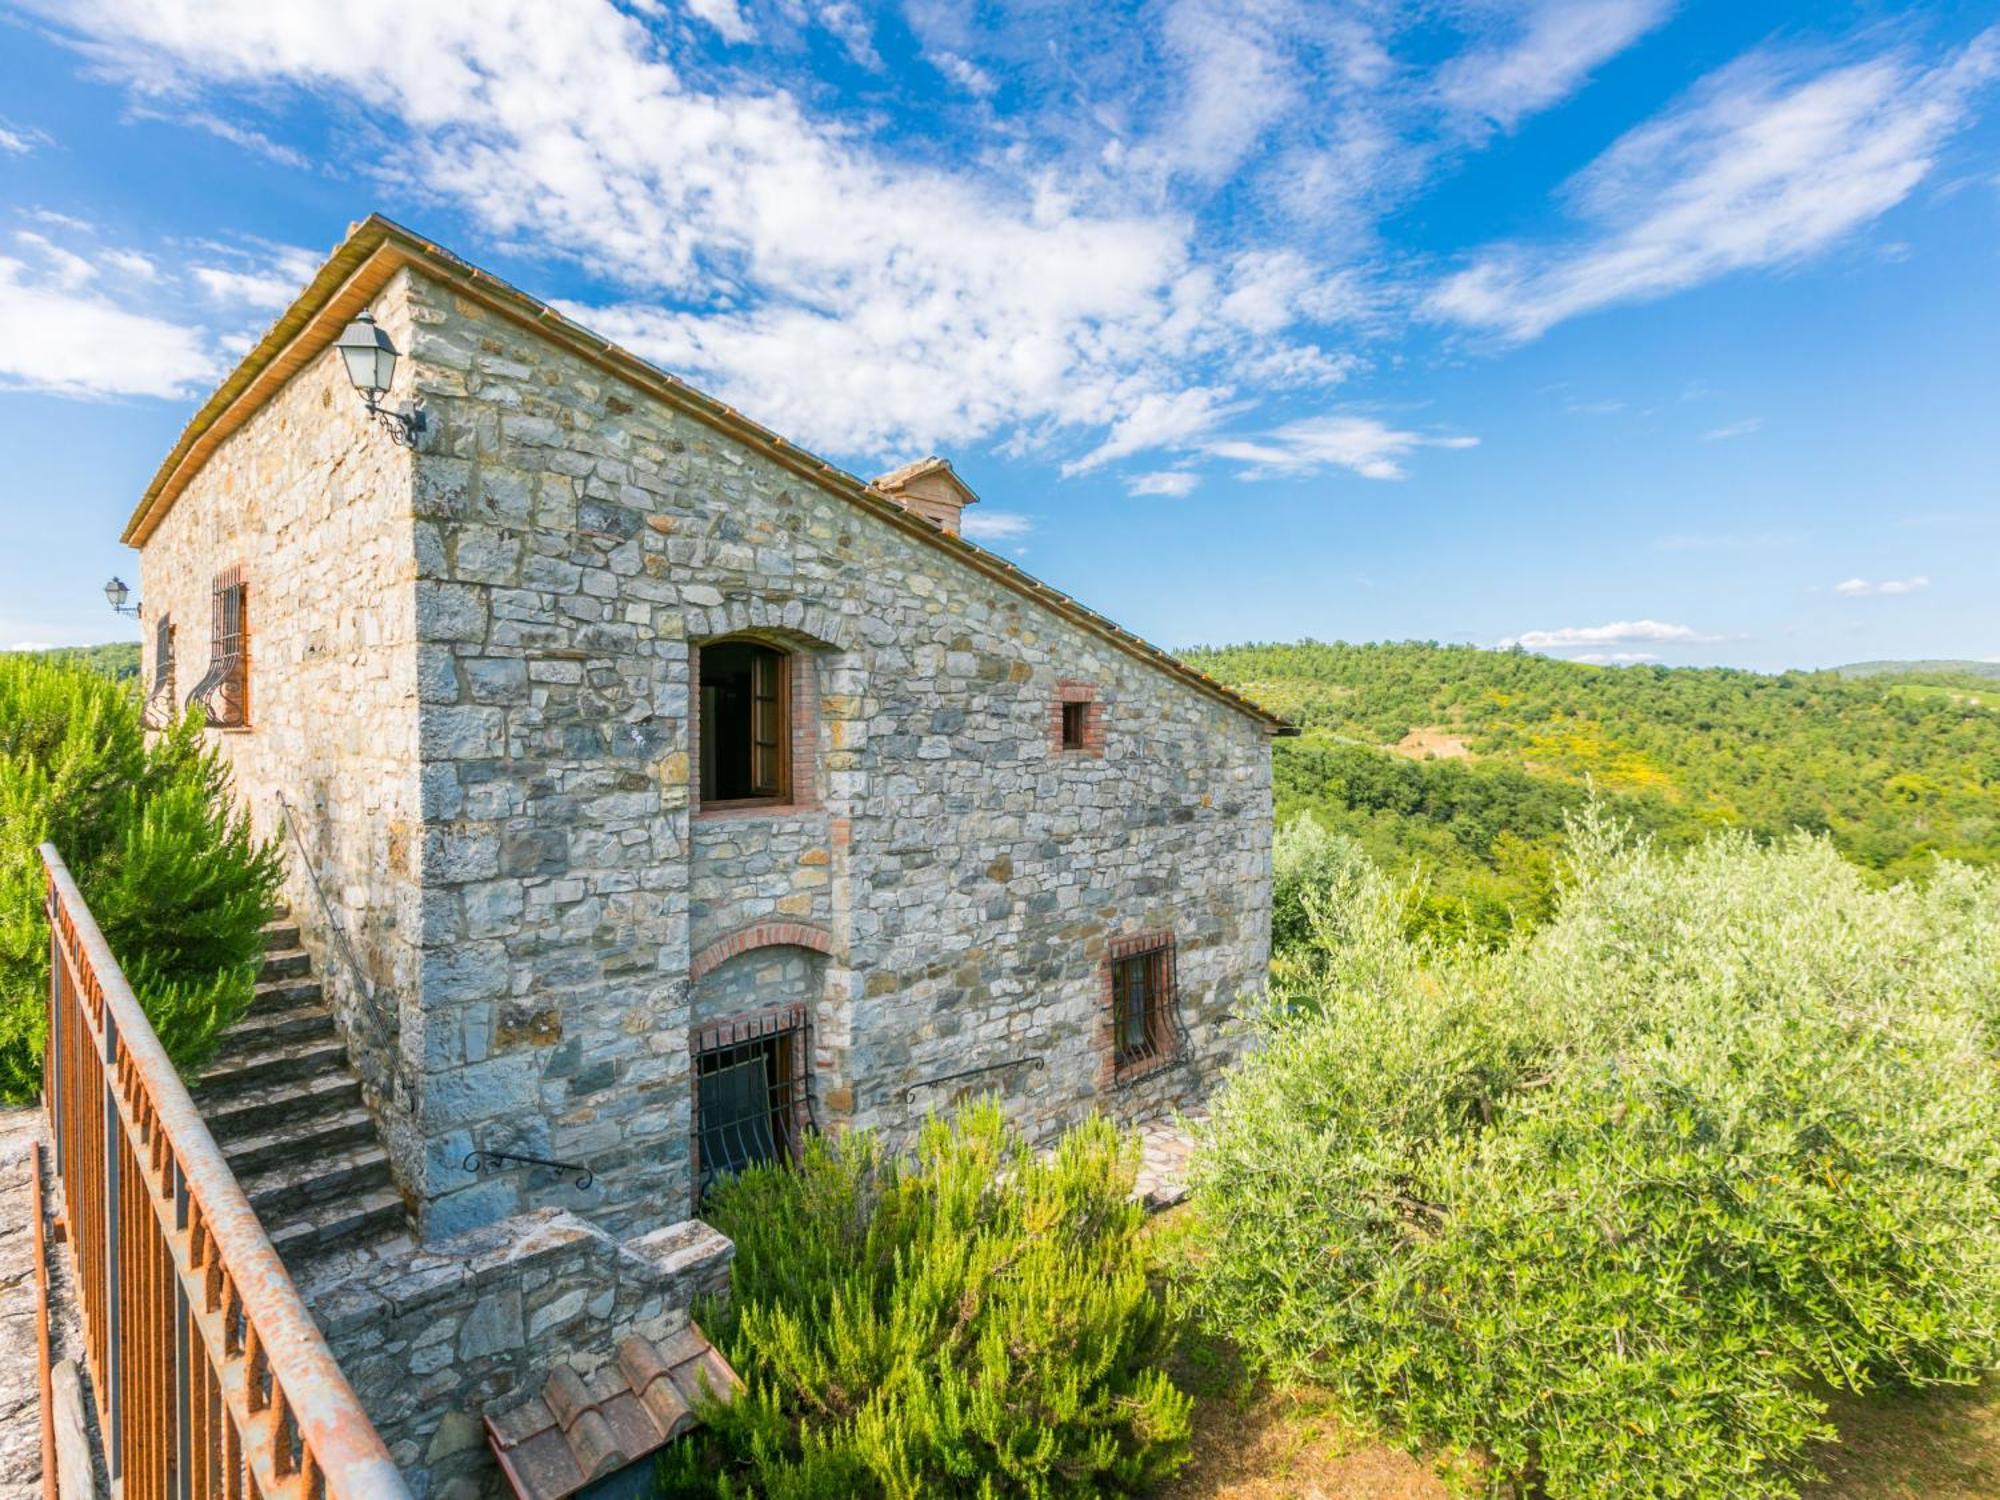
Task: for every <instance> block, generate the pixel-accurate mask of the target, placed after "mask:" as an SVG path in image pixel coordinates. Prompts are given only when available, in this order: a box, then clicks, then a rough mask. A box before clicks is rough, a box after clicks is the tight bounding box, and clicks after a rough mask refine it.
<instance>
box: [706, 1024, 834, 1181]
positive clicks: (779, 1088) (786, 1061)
mask: <svg viewBox="0 0 2000 1500" xmlns="http://www.w3.org/2000/svg"><path fill="white" fill-rule="evenodd" d="M766 1044H769V1045H771V1046H772V1047H773V1048H774V1053H773V1055H774V1056H775V1057H776V1058H777V1059H778V1062H779V1070H780V1071H779V1081H778V1083H777V1084H776V1085H775V1086H773V1087H772V1090H771V1092H772V1095H773V1096H774V1097H772V1098H771V1099H770V1101H769V1104H770V1113H771V1118H772V1119H773V1120H782V1121H783V1123H782V1125H780V1126H779V1128H778V1130H777V1131H774V1133H773V1139H774V1142H775V1143H776V1144H779V1145H780V1146H782V1148H783V1154H784V1155H785V1156H786V1157H788V1158H789V1159H790V1160H792V1161H797V1160H798V1159H799V1156H800V1154H801V1153H802V1152H803V1151H804V1149H805V1138H806V1134H807V1132H809V1131H811V1130H812V1129H813V1128H814V1120H813V1108H812V1014H811V1011H810V1010H809V1009H808V1008H807V1007H806V1006H804V1005H781V1006H776V1007H774V1008H772V1009H770V1010H761V1011H755V1012H752V1013H751V1014H749V1015H743V1016H735V1017H732V1018H730V1019H729V1020H726V1021H717V1022H714V1023H713V1024H711V1025H708V1026H703V1027H700V1028H699V1029H697V1030H695V1031H693V1032H691V1033H690V1034H689V1038H688V1182H689V1191H690V1202H691V1203H692V1204H693V1206H694V1209H695V1210H696V1211H699V1210H700V1208H701V1201H702V1198H703V1196H704V1194H705V1189H704V1184H703V1182H702V1153H701V1142H702V1120H701V1080H702V1077H703V1073H702V1064H703V1062H704V1060H706V1059H710V1058H717V1057H722V1056H726V1055H727V1054H729V1053H731V1052H737V1051H742V1050H745V1049H748V1048H753V1047H761V1046H764V1045H766ZM780 1135H781V1136H782V1140H779V1139H778V1137H779V1136H780Z"/></svg>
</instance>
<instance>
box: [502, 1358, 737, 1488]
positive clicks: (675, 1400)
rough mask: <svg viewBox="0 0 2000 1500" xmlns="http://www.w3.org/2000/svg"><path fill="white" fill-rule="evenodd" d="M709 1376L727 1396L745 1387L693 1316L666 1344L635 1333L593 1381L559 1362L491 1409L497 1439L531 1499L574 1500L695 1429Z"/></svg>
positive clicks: (514, 1480)
mask: <svg viewBox="0 0 2000 1500" xmlns="http://www.w3.org/2000/svg"><path fill="white" fill-rule="evenodd" d="M704 1380H706V1383H707V1387H708V1389H709V1390H710V1391H712V1392H714V1393H715V1394H716V1395H718V1396H721V1397H722V1398H723V1399H724V1400H729V1399H732V1398H733V1397H734V1396H735V1394H736V1392H737V1391H738V1390H739V1389H741V1387H742V1382H741V1381H739V1380H738V1379H737V1378H736V1372H735V1371H734V1370H732V1369H730V1368H729V1362H728V1361H727V1360H725V1359H724V1358H723V1357H722V1356H721V1355H720V1354H719V1353H717V1352H716V1350H715V1347H714V1346H713V1345H712V1344H710V1343H709V1341H708V1340H707V1339H706V1338H705V1337H704V1336H703V1335H702V1332H701V1330H700V1329H698V1328H696V1327H694V1326H693V1325H692V1324H690V1325H689V1326H688V1327H687V1328H685V1329H682V1330H681V1331H680V1332H678V1333H676V1334H673V1335H672V1336H670V1337H669V1338H667V1339H666V1340H664V1341H663V1342H662V1343H660V1344H655V1343H652V1342H650V1341H649V1340H646V1339H642V1338H638V1337H632V1338H628V1339H626V1340H625V1341H624V1342H623V1343H621V1344H620V1345H619V1346H618V1352H617V1357H616V1358H614V1359H611V1360H609V1361H607V1362H606V1363H605V1364H604V1365H603V1366H601V1367H600V1368H599V1369H598V1370H597V1372H596V1373H595V1374H593V1375H591V1376H590V1377H589V1378H588V1379H586V1378H585V1377H583V1376H581V1375H578V1374H577V1373H576V1372H575V1371H574V1370H572V1369H570V1368H569V1367H568V1366H567V1365H558V1366H557V1367H556V1368H555V1369H553V1370H551V1371H550V1372H549V1373H548V1375H547V1377H546V1378H545V1379H544V1380H543V1382H542V1388H541V1391H540V1393H539V1394H537V1395H535V1396H532V1397H530V1398H529V1399H528V1400H527V1401H525V1402H523V1403H521V1404H520V1405H519V1406H516V1407H514V1408H512V1409H511V1410H509V1411H505V1412H501V1413H498V1414H496V1415H492V1416H488V1417H487V1419H486V1442H487V1446H488V1447H490V1448H491V1449H492V1450H493V1456H494V1457H495V1458H496V1459H498V1460H499V1461H500V1470H501V1472H502V1473H503V1474H505V1475H506V1476H507V1483H508V1484H509V1485H510V1486H512V1487H513V1491H514V1493H515V1494H516V1495H518V1496H520V1497H521V1500H564V1497H565V1496H568V1495H572V1494H574V1493H575V1492H576V1491H578V1490H580V1489H582V1488H583V1487H584V1486H585V1485H587V1484H589V1483H590V1482H591V1481H592V1480H594V1479H601V1478H603V1477H604V1476H605V1475H606V1474H611V1473H615V1472H616V1471H618V1470H619V1469H622V1468H624V1467H625V1466H626V1465H627V1464H633V1463H637V1462H638V1461H639V1460H641V1459H643V1458H645V1457H646V1456H647V1455H648V1454H650V1453H653V1452H654V1451H656V1450H657V1449H659V1448H661V1447H664V1446H665V1445H666V1444H667V1443H670V1442H672V1441H673V1440H674V1439H675V1438H677V1437H680V1436H682V1435H683V1434H684V1433H686V1432H688V1431H690V1430H691V1429H693V1428H694V1427H695V1426H696V1425H697V1421H698V1419H697V1417H696V1416H695V1411H694V1408H695V1403H696V1401H697V1400H698V1399H699V1396H700V1393H701V1390H702V1386H703V1382H704Z"/></svg>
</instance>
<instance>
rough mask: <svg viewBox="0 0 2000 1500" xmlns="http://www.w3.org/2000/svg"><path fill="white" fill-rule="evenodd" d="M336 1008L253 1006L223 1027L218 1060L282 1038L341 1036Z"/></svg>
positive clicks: (295, 1039) (287, 1039)
mask: <svg viewBox="0 0 2000 1500" xmlns="http://www.w3.org/2000/svg"><path fill="white" fill-rule="evenodd" d="M339 1035H340V1032H339V1029H338V1028H337V1027H336V1026H335V1025H334V1023H333V1012H332V1011H330V1010H328V1009H327V1008H326V1007H325V1006H324V1005H295V1006H289V1007H284V1008H281V1009H278V1010H263V1009H261V1008H257V1007H253V1008H252V1009H251V1011H250V1013H249V1014H248V1015H246V1016H245V1017H244V1018H243V1019H242V1020H240V1021H238V1022H236V1023H235V1024H234V1025H233V1026H227V1027H224V1028H223V1032H222V1050H221V1051H220V1052H219V1053H218V1054H217V1055H216V1060H217V1061H218V1062H226V1061H228V1060H229V1059H231V1058H234V1057H240V1056H243V1055H244V1054H246V1053H249V1052H253V1051H256V1050H258V1049H259V1048H262V1047H267V1046H271V1045H274V1044H276V1043H278V1042H302V1041H308V1040H311V1039H313V1038H317V1037H332V1038H334V1039H336V1040H337V1039H338V1038H339Z"/></svg>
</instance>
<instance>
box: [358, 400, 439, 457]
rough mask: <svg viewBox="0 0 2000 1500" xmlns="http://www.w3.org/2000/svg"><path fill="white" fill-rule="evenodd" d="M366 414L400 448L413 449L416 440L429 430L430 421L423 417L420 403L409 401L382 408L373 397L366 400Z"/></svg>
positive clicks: (422, 408) (422, 407)
mask: <svg viewBox="0 0 2000 1500" xmlns="http://www.w3.org/2000/svg"><path fill="white" fill-rule="evenodd" d="M368 414H369V415H370V416H371V417H373V418H374V419H375V420H376V421H377V422H379V423H381V424H382V430H383V431H384V432H386V433H388V434H389V436H390V437H391V438H392V439H393V440H394V441H395V442H396V443H397V444H398V445H399V446H400V447H404V448H414V447H416V446H417V439H419V438H421V437H422V436H423V435H424V433H425V432H427V431H428V430H429V428H430V419H429V418H428V417H426V416H425V415H424V404H423V402H421V401H410V402H406V403H405V404H404V405H402V406H400V407H398V406H384V405H382V404H381V402H380V401H378V400H377V399H376V398H375V397H374V396H370V397H369V398H368Z"/></svg>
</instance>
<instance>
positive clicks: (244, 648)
mask: <svg viewBox="0 0 2000 1500" xmlns="http://www.w3.org/2000/svg"><path fill="white" fill-rule="evenodd" d="M248 593H249V590H248V587H247V586H246V585H245V583H244V581H243V569H242V568H241V567H234V568H229V569H227V570H226V571H224V572H221V573H218V574H216V576H215V584H214V586H213V588H212V589H211V590H210V594H209V601H210V611H211V612H210V615H209V634H208V671H207V672H206V673H205V674H204V675H203V676H202V679H201V681H200V682H198V683H196V684H195V686H194V690H193V691H192V692H190V693H189V694H188V700H187V701H188V702H189V703H190V704H194V703H199V704H200V705H201V706H202V710H203V712H204V713H206V714H207V716H208V723H209V727H211V728H214V729H241V728H243V727H244V726H246V725H247V724H248V723H249V722H250V630H249V616H248Z"/></svg>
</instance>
